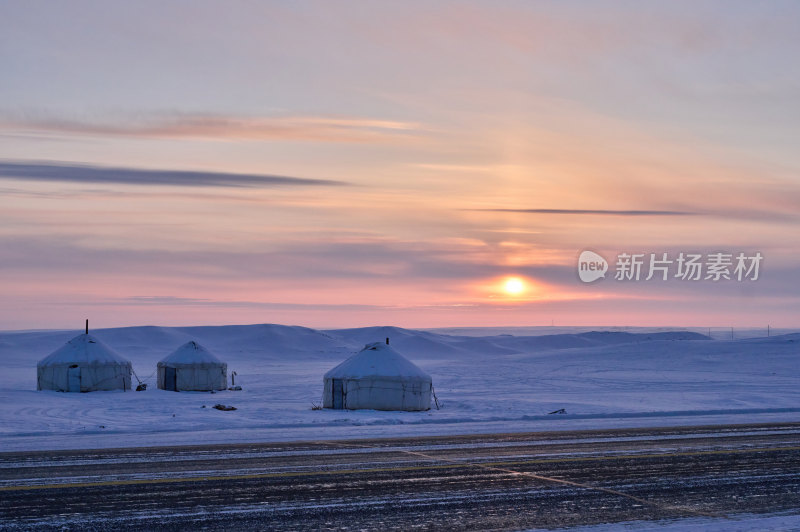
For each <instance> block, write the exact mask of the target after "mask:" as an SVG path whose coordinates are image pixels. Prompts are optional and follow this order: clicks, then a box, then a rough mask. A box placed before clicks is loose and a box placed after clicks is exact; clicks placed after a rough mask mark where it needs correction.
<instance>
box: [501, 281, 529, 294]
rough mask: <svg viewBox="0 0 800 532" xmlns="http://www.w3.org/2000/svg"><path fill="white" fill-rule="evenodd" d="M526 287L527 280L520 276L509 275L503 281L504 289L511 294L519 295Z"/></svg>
mask: <svg viewBox="0 0 800 532" xmlns="http://www.w3.org/2000/svg"><path fill="white" fill-rule="evenodd" d="M525 289H526V286H525V281H523V280H522V279H520V278H519V277H509V278H508V279H506V280H505V282H504V283H503V291H504V292H505V293H506V294H508V295H510V296H518V295H520V294H521V293H523V292H524V291H525Z"/></svg>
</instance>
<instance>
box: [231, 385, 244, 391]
mask: <svg viewBox="0 0 800 532" xmlns="http://www.w3.org/2000/svg"><path fill="white" fill-rule="evenodd" d="M228 389H229V390H230V391H232V392H241V391H242V387H241V386H231V387H230V388H228Z"/></svg>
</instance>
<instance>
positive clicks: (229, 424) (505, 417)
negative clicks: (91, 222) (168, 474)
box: [0, 325, 800, 451]
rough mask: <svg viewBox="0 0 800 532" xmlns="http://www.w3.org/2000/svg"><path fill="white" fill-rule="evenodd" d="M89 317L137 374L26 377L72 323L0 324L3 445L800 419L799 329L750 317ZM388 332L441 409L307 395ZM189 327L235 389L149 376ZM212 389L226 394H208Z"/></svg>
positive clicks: (188, 333) (12, 447)
mask: <svg viewBox="0 0 800 532" xmlns="http://www.w3.org/2000/svg"><path fill="white" fill-rule="evenodd" d="M92 332H93V334H95V335H96V336H97V337H98V338H99V339H100V340H102V341H103V342H105V343H106V344H108V345H109V346H110V347H112V348H113V349H115V350H116V351H117V352H119V353H120V354H122V355H123V356H124V357H126V358H127V359H129V360H130V361H131V362H132V363H133V369H134V372H135V373H136V375H137V376H138V378H140V379H141V380H142V381H144V382H146V383H147V384H148V389H147V390H146V391H142V392H130V391H129V392H119V391H117V392H93V393H84V394H75V393H59V392H52V391H36V363H37V361H39V360H41V359H42V358H44V357H45V356H47V355H48V354H50V353H51V352H53V351H54V350H56V349H58V348H59V347H60V346H62V345H63V344H64V343H65V342H66V341H68V340H69V339H71V338H72V337H74V336H75V335H77V334H79V333H80V331H21V332H0V360H2V361H3V366H4V371H3V372H0V402H1V403H0V404H2V408H0V450H3V451H13V450H46V449H80V448H84V449H85V448H101V447H136V446H151V445H192V444H211V443H234V442H252V441H291V440H318V439H342V438H367V437H369V438H372V437H403V436H427V435H445V434H473V433H490V432H523V431H547V430H577V429H590V428H611V427H634V426H638V427H645V426H647V427H652V426H677V425H705V424H715V423H757V422H772V421H780V422H784V421H800V374H798V371H797V368H798V366H799V364H798V362H799V361H800V332H798V331H789V330H783V331H774V332H773V333H772V336H770V337H765V336H759V334H761V333H762V331H751V332H750V333H747V332H745V333H744V334H741V333H740V334H737V335H734V338H735V339H732V340H731V339H722V338H723V337H726V336H728V334H727V333H725V332H724V331H723V332H722V333H719V332H718V331H717V334H712V337H711V338H709V336H708V335H707V334H706V331H705V330H704V329H693V330H661V329H629V330H627V331H621V330H602V329H599V328H564V327H560V328H546V327H545V328H514V329H447V330H407V329H400V328H396V327H368V328H359V329H343V330H315V329H308V328H304V327H291V326H283V325H242V326H220V327H128V328H117V329H100V330H94V331H92ZM737 336H740V337H737ZM387 337H388V338H390V339H391V345H392V346H393V347H394V348H395V349H397V350H398V351H399V352H400V353H402V354H403V355H404V356H405V357H406V358H408V359H409V360H411V361H412V362H414V363H415V364H417V365H418V366H419V367H420V368H421V369H423V370H424V371H425V372H427V373H429V374H430V375H431V376H432V377H433V384H434V388H435V392H436V396H437V398H438V401H439V403H440V405H441V409H438V410H437V409H435V408H434V409H432V410H430V411H428V412H378V411H342V410H314V409H312V406H313V405H319V404H320V403H321V395H322V384H323V383H322V376H323V374H324V373H325V372H326V371H328V370H329V369H331V368H332V367H334V366H336V365H337V364H339V363H340V362H342V361H343V360H345V359H346V358H347V357H349V356H351V355H352V354H354V353H356V352H357V351H359V350H360V349H361V348H362V347H363V346H364V345H365V344H367V343H370V342H375V341H383V340H384V339H385V338H387ZM190 340H196V341H197V342H199V343H200V344H202V345H203V346H205V347H206V348H208V349H209V350H210V351H212V352H213V353H214V354H216V355H217V356H218V357H219V358H220V359H222V360H223V361H225V362H227V363H228V372H229V374H230V373H231V372H233V371H236V373H237V377H236V384H237V385H241V386H242V388H243V389H242V390H241V391H223V392H218V393H214V394H211V393H202V392H194V393H187V392H182V393H176V392H167V391H162V390H157V389H156V379H155V371H156V364H157V362H158V361H159V360H161V359H162V358H164V357H165V356H166V355H168V354H169V353H171V352H172V351H173V350H175V349H176V348H177V347H178V346H180V345H182V344H184V343H186V342H188V341H190ZM135 381H136V379H135V378H134V382H135ZM217 403H221V404H225V405H232V406H235V407H236V408H237V410H235V411H229V412H223V411H218V410H215V409H213V408H211V407H212V406H213V405H214V404H217ZM204 406H205V408H204ZM562 409H563V410H564V412H565V413H564V414H550V413H551V412H554V411H559V410H562Z"/></svg>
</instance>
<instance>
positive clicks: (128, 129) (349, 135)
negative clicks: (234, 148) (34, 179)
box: [0, 111, 420, 142]
mask: <svg viewBox="0 0 800 532" xmlns="http://www.w3.org/2000/svg"><path fill="white" fill-rule="evenodd" d="M419 129H420V125H419V124H416V123H412V122H402V121H393V120H380V119H372V118H364V117H348V116H333V115H328V116H302V115H300V116H292V115H276V116H236V115H224V114H214V113H148V114H139V115H134V116H114V115H106V116H103V117H102V118H101V119H98V118H94V117H86V116H77V117H69V116H60V115H58V114H53V113H50V112H46V111H44V112H25V113H20V112H0V132H4V133H6V134H14V135H19V134H28V135H48V136H63V135H69V136H74V135H77V136H91V137H132V138H153V139H193V140H218V141H231V140H253V141H281V140H282V141H312V142H380V141H383V140H389V139H391V140H397V138H398V137H399V136H402V135H409V134H412V133H414V132H417V131H419Z"/></svg>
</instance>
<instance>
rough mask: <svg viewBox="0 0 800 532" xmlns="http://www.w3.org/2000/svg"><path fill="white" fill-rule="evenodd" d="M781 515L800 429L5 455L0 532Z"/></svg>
mask: <svg viewBox="0 0 800 532" xmlns="http://www.w3.org/2000/svg"><path fill="white" fill-rule="evenodd" d="M787 510H788V511H796V512H797V513H798V514H800V423H798V424H779V425H748V426H743V425H736V426H714V427H692V428H662V429H620V430H602V431H581V432H554V433H522V434H493V435H476V436H455V437H427V438H403V439H391V440H353V441H320V442H299V443H262V444H242V445H213V446H192V447H158V448H139V449H111V450H96V451H51V452H27V453H0V528H2V529H31V528H36V529H37V530H48V529H58V530H70V529H75V530H92V529H94V530H120V529H133V528H136V529H142V530H159V529H169V530H202V529H206V530H221V529H226V530H230V529H232V528H236V529H240V530H251V529H268V530H276V529H277V530H280V529H287V530H298V529H314V530H339V529H342V530H362V529H381V530H391V529H396V530H409V529H412V528H416V529H423V530H425V529H428V530H432V529H436V530H444V529H457V530H474V529H522V528H533V527H564V526H572V525H578V524H593V523H606V522H619V521H627V520H634V519H663V518H680V517H698V516H714V517H720V518H725V517H726V516H731V515H735V514H737V513H741V512H753V513H762V512H776V511H787ZM799 519H800V518H799Z"/></svg>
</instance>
